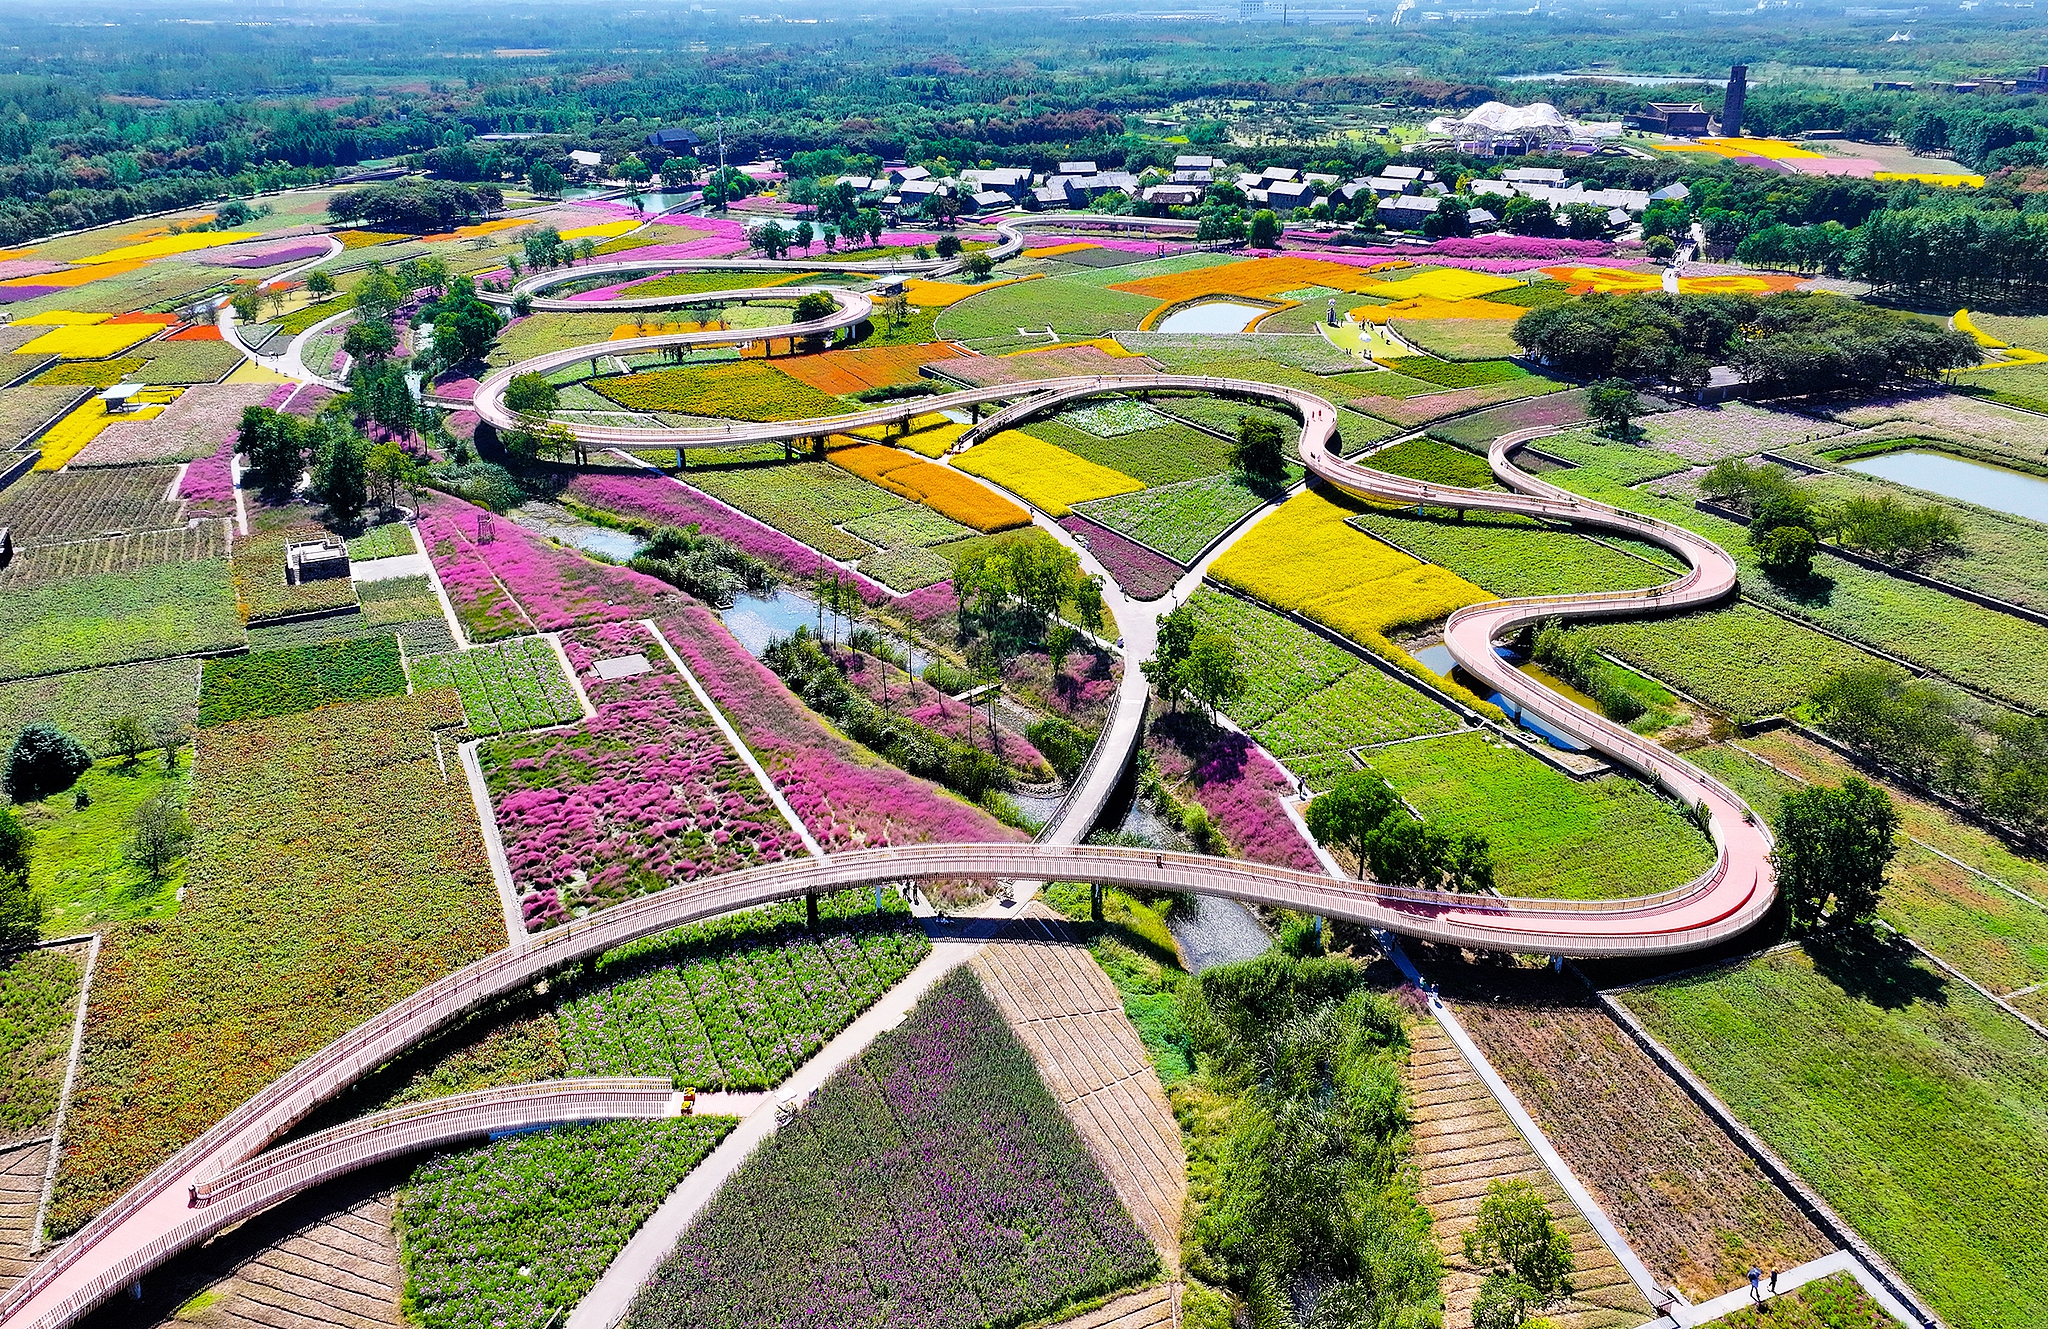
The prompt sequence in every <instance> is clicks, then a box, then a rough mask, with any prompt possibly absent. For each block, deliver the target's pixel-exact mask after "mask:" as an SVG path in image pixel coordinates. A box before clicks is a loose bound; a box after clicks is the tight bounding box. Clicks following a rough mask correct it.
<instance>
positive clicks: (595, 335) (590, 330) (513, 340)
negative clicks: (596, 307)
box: [485, 311, 673, 371]
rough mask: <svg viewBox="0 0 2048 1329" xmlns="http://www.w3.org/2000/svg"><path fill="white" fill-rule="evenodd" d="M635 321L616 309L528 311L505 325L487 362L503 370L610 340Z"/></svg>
mask: <svg viewBox="0 0 2048 1329" xmlns="http://www.w3.org/2000/svg"><path fill="white" fill-rule="evenodd" d="M662 317H663V318H665V319H666V318H670V317H673V315H670V314H667V313H663V314H662ZM633 321H634V320H633V318H632V316H631V315H627V314H621V313H618V312H617V311H612V312H609V313H591V314H586V313H582V312H581V311H577V312H574V313H562V314H554V313H548V314H528V315H527V316H526V317H525V318H517V319H514V320H512V322H510V323H509V324H507V325H506V326H505V330H504V331H503V332H500V333H499V334H498V340H497V342H496V344H495V345H493V346H492V347H491V352H490V355H489V356H488V357H487V358H486V361H485V363H487V364H489V365H490V367H491V368H493V369H502V368H504V367H505V366H506V365H515V364H518V363H519V362H520V361H522V360H531V359H532V358H533V357H534V356H536V355H541V354H544V353H545V352H548V351H564V350H567V349H568V348H569V347H571V346H584V345H588V344H590V343H592V342H601V341H609V340H610V339H611V335H612V329H614V328H617V327H619V326H620V325H622V324H627V323H631V322H633ZM584 368H585V370H586V371H587V370H588V368H589V362H588V361H585V362H584Z"/></svg>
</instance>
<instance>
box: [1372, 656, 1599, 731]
mask: <svg viewBox="0 0 2048 1329" xmlns="http://www.w3.org/2000/svg"><path fill="white" fill-rule="evenodd" d="M1494 650H1495V651H1497V652H1498V653H1499V654H1500V657H1501V659H1503V660H1509V661H1512V660H1515V659H1517V656H1516V655H1515V653H1514V652H1513V651H1511V650H1509V649H1508V648H1507V647H1505V646H1496V647H1494ZM1411 653H1412V654H1413V655H1414V656H1415V658H1416V659H1417V660H1419V661H1420V662H1421V663H1422V667H1423V668H1424V669H1427V670H1428V671H1429V672H1430V673H1432V674H1435V675H1436V676H1437V677H1438V678H1443V679H1448V678H1450V676H1451V671H1452V670H1453V669H1455V668H1456V667H1457V661H1455V660H1453V659H1452V658H1451V648H1450V647H1448V646H1446V645H1444V644H1443V643H1442V642H1438V643H1437V644H1436V645H1434V646H1425V647H1423V648H1422V649H1421V650H1419V651H1414V652H1411ZM1487 700H1488V701H1490V702H1492V703H1493V704H1494V705H1496V706H1498V707H1500V708H1501V710H1502V711H1504V712H1506V713H1507V717H1508V718H1509V719H1510V720H1513V721H1514V722H1515V723H1516V724H1518V725H1520V726H1521V727H1522V728H1524V729H1526V730H1528V731H1529V732H1530V733H1532V734H1534V735H1536V737H1538V738H1540V739H1542V740H1543V741H1544V742H1545V743H1548V744H1549V745H1550V746H1552V747H1554V748H1556V749H1557V750H1558V751H1560V752H1584V751H1586V750H1587V748H1586V745H1585V744H1584V743H1581V742H1579V740H1577V739H1576V738H1572V737H1570V736H1568V735H1566V734H1563V733H1561V732H1559V731H1558V730H1557V729H1555V728H1552V727H1551V726H1550V725H1548V724H1546V723H1544V722H1543V721H1542V720H1540V719H1538V718H1536V717H1535V716H1533V715H1525V714H1523V712H1522V708H1521V706H1520V705H1518V704H1517V703H1516V702H1515V701H1514V700H1513V699H1512V698H1509V697H1505V696H1503V695H1501V694H1500V693H1498V692H1496V693H1494V694H1493V695H1492V696H1490V697H1488V698H1487Z"/></svg>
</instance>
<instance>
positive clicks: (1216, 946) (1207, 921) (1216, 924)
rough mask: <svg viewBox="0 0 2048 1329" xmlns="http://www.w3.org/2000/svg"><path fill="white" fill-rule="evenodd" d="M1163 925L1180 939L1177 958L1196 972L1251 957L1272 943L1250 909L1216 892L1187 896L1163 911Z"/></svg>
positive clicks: (1252, 958)
mask: <svg viewBox="0 0 2048 1329" xmlns="http://www.w3.org/2000/svg"><path fill="white" fill-rule="evenodd" d="M1166 928H1167V931H1169V932H1171V933H1173V939H1174V940H1175V941H1177V942H1179V943H1180V954H1181V959H1183V960H1185V961H1186V962H1187V966H1188V969H1189V970H1190V971H1191V972H1193V973H1198V974H1199V973H1200V972H1202V971H1203V970H1204V969H1213V968H1215V967H1216V966H1217V965H1219V964H1235V963H1237V962H1238V961H1239V960H1255V959H1257V958H1258V957H1259V956H1261V955H1264V954H1265V953H1266V950H1267V948H1268V947H1270V946H1271V945H1272V944H1273V938H1272V936H1271V935H1270V934H1269V933H1268V932H1267V931H1266V929H1265V928H1264V927H1263V926H1261V925H1260V923H1259V920H1258V917H1257V916H1256V915H1255V914H1253V913H1252V911H1251V910H1250V909H1248V908H1246V907H1245V906H1244V905H1242V904H1239V903H1238V902H1237V901H1235V900H1226V899H1223V898H1221V897H1220V896H1213V895H1191V896H1189V897H1188V903H1187V904H1186V905H1184V906H1182V907H1181V908H1179V909H1176V910H1174V911H1173V912H1172V913H1171V914H1169V915H1167V918H1166Z"/></svg>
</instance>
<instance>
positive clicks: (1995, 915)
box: [1687, 747, 2048, 993]
mask: <svg viewBox="0 0 2048 1329" xmlns="http://www.w3.org/2000/svg"><path fill="white" fill-rule="evenodd" d="M1687 756H1688V758H1689V759H1690V760H1692V761H1694V762H1697V763H1698V764H1699V765H1700V766H1701V767H1702V768H1703V769H1705V770H1707V771H1708V772H1710V773H1712V774H1714V775H1717V776H1719V777H1720V778H1721V779H1723V780H1725V781H1727V783H1728V785H1729V787H1731V788H1732V789H1734V790H1735V791H1736V792H1737V793H1739V794H1741V795H1742V796H1743V798H1744V799H1746V800H1747V801H1748V802H1749V805H1750V806H1751V807H1753V808H1755V809H1756V811H1757V814H1758V815H1759V816H1761V817H1763V818H1764V819H1766V820H1767V821H1773V822H1775V821H1776V820H1777V816H1778V801H1779V799H1780V798H1782V797H1783V796H1784V794H1785V792H1786V791H1787V790H1791V789H1796V788H1798V787H1799V785H1797V784H1796V783H1795V782H1793V781H1791V780H1788V779H1786V778H1785V777H1784V776H1782V775H1780V774H1778V773H1777V772H1776V771H1773V770H1771V769H1770V768H1768V767H1766V766H1764V765H1762V764H1761V763H1759V762H1757V761H1756V760H1755V759H1754V758H1752V757H1750V756H1747V755H1745V754H1744V753H1742V752H1740V751H1735V750H1732V749H1731V748H1728V747H1713V748H1704V749H1701V750H1699V751H1696V752H1691V753H1688V754H1687ZM1878 913H1879V916H1880V917H1881V918H1883V919H1884V921H1885V922H1887V923H1889V924H1891V925H1892V926H1893V927H1895V928H1897V929H1899V931H1901V932H1903V933H1905V934H1906V935H1907V936H1909V937H1911V938H1913V940H1915V941H1917V942H1919V943H1920V944H1921V945H1922V946H1925V947H1926V948H1927V949H1928V950H1930V951H1932V952H1934V953H1935V954H1936V955H1939V956H1940V957H1941V958H1942V959H1944V960H1946V961H1948V962H1949V963H1950V964H1952V965H1954V966H1955V967H1956V968H1957V969H1958V970H1960V971H1962V972H1963V973H1965V974H1968V975H1969V976H1970V977H1971V978H1973V979H1975V980H1977V981H1978V982H1979V983H1982V984H1984V986H1986V987H1988V988H1990V989H1991V990H1992V991H1993V992H1998V993H2006V992H2012V991H2016V990H2018V989H2020V988H2024V987H2032V986H2033V985H2035V984H2036V983H2042V982H2048V910H2044V909H2040V908H2037V907H2035V906H2034V905H2030V904H2028V903H2026V902H2025V901H2024V900H2021V899H2018V898H2017V897H2015V896H2013V895H2010V894H2008V893H2007V892H2005V891H2002V890H1999V889H1998V887H1996V886H1994V885H1992V884H1991V883H1990V882H1988V881H1985V880H1984V879H1983V878H1981V877H1978V876H1975V875H1973V874H1971V873H1969V872H1966V871H1965V870H1963V869H1962V868H1959V867H1957V866H1956V865H1955V864H1953V863H1951V862H1949V861H1948V860H1946V859H1944V858H1942V857H1941V856H1940V855H1938V854H1935V853H1932V852H1930V851H1928V850H1926V849H1923V848H1921V847H1920V846H1919V845H1916V844H1913V843H1912V842H1911V841H1905V840H1902V841H1901V842H1900V844H1899V855H1898V857H1897V858H1896V859H1894V860H1893V862H1892V867H1891V874H1890V876H1889V877H1888V879H1887V884H1886V886H1885V891H1884V902H1883V904H1882V906H1881V907H1880V909H1879V911H1878Z"/></svg>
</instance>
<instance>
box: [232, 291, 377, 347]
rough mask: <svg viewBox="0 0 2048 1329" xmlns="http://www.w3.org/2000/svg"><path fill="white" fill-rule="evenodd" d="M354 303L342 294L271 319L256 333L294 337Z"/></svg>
mask: <svg viewBox="0 0 2048 1329" xmlns="http://www.w3.org/2000/svg"><path fill="white" fill-rule="evenodd" d="M355 303H356V298H355V296H354V295H351V294H348V293H346V292H344V293H342V294H340V295H336V296H334V297H333V298H331V299H327V300H321V301H319V302H317V303H315V304H310V305H307V306H306V307H305V308H303V309H294V310H293V311H292V312H291V313H289V314H286V315H285V316H284V317H282V318H274V319H271V320H270V321H269V322H267V323H264V324H262V325H260V326H259V327H257V328H256V331H258V332H263V331H271V332H282V333H284V334H286V335H287V336H292V337H296V336H298V335H299V334H300V333H302V332H304V331H305V330H306V329H307V328H310V327H312V326H313V325H314V324H315V323H318V322H320V321H321V320H323V319H329V318H333V317H334V316H335V315H336V314H339V313H341V312H342V311H343V310H346V309H353V308H355Z"/></svg>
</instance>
